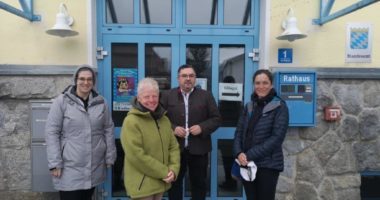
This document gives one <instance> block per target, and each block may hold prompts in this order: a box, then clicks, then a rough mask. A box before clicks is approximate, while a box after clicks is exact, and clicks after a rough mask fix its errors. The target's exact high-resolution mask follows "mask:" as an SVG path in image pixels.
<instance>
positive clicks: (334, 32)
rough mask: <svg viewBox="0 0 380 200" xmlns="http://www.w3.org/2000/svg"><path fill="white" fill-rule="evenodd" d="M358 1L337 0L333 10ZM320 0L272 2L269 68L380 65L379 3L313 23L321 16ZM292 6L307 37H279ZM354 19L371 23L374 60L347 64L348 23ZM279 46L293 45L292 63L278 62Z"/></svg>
mask: <svg viewBox="0 0 380 200" xmlns="http://www.w3.org/2000/svg"><path fill="white" fill-rule="evenodd" d="M355 2H358V1H354V0H349V1H335V4H334V7H333V8H332V13H333V12H335V11H337V10H341V9H343V8H345V7H347V6H349V5H351V4H352V3H355ZM319 7H320V0H281V1H271V11H270V12H271V13H270V16H271V17H270V44H269V52H270V59H269V65H270V67H278V66H286V67H376V68H377V67H380V37H379V33H380V21H379V20H376V19H378V18H379V17H380V14H379V12H378V11H379V10H380V3H374V4H371V5H369V6H367V7H364V8H362V9H360V10H357V11H355V12H352V13H350V14H348V15H346V16H343V17H341V18H338V19H335V20H333V21H331V22H328V23H326V24H324V25H322V26H319V25H313V24H312V20H313V19H316V18H319ZM289 8H293V10H294V14H295V16H296V17H297V20H298V28H299V29H300V30H301V31H302V32H303V33H306V34H307V35H308V36H307V37H306V38H304V39H300V40H295V41H294V42H288V41H283V40H277V39H276V37H277V36H279V35H280V34H281V33H282V32H283V29H282V28H281V23H282V21H283V20H284V19H285V18H286V16H287V12H288V9H289ZM352 22H359V23H372V28H373V42H372V45H373V46H372V62H371V63H349V64H347V63H345V52H346V24H347V23H352ZM278 48H293V63H292V64H279V63H278V62H277V61H278V59H277V56H278Z"/></svg>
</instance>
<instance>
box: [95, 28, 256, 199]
mask: <svg viewBox="0 0 380 200" xmlns="http://www.w3.org/2000/svg"><path fill="white" fill-rule="evenodd" d="M103 48H104V50H105V51H106V52H107V56H105V58H104V60H102V61H100V62H99V65H100V67H99V79H100V82H99V83H100V84H99V90H100V91H101V92H102V93H103V95H104V96H105V97H106V99H107V101H108V103H109V104H110V109H111V111H112V117H113V120H114V122H115V127H116V128H115V137H116V144H117V151H118V157H117V161H116V163H115V165H114V167H113V168H112V170H110V171H109V174H110V176H108V179H107V182H106V184H105V185H104V196H105V198H106V199H128V197H127V196H126V192H125V190H124V187H123V176H124V173H123V159H124V153H123V150H122V148H121V144H120V128H121V126H122V122H123V119H124V118H125V116H126V115H127V113H128V110H129V109H130V107H131V105H130V103H129V100H130V99H131V98H133V97H134V96H135V95H136V92H137V83H138V81H139V80H140V79H142V78H144V77H153V78H155V79H156V80H157V81H158V83H159V87H160V90H167V89H170V88H173V87H177V86H178V82H177V70H178V67H179V66H180V65H182V64H185V63H186V64H191V65H193V66H194V67H195V69H196V73H197V84H196V85H197V87H201V88H203V89H205V90H208V91H210V92H211V93H212V94H213V96H214V97H215V100H216V102H217V104H218V107H219V111H220V113H221V115H222V125H221V127H220V128H218V129H217V131H216V132H215V133H213V135H212V145H213V150H212V152H211V153H210V156H209V157H210V164H209V169H208V177H207V178H208V193H207V196H208V199H243V198H244V193H243V190H242V185H241V183H239V182H236V181H234V180H233V179H231V177H230V168H231V165H232V162H233V155H232V142H233V135H234V131H235V127H236V123H237V120H238V117H239V113H240V110H241V107H242V106H243V105H244V103H245V102H248V101H249V99H250V95H251V93H252V74H253V72H254V71H255V70H256V69H257V63H256V62H254V61H253V60H252V58H251V57H250V56H249V55H251V52H252V51H253V48H254V38H253V36H238V37H237V36H212V37H208V36H176V35H116V34H109V35H107V34H106V35H104V36H103ZM125 83H127V84H125ZM199 112H202V111H199ZM183 184H184V190H185V191H184V199H190V186H189V182H188V178H185V181H184V183H183ZM165 198H166V197H165Z"/></svg>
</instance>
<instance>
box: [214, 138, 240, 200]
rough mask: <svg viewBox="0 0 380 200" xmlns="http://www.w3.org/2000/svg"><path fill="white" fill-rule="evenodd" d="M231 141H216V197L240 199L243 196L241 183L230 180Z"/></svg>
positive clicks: (232, 159)
mask: <svg viewBox="0 0 380 200" xmlns="http://www.w3.org/2000/svg"><path fill="white" fill-rule="evenodd" d="M232 148H233V140H232V139H220V140H218V168H217V169H218V176H217V178H218V180H217V182H218V197H241V196H242V195H243V193H242V191H243V189H242V184H241V181H239V180H236V179H234V178H232V176H231V167H232V164H233V162H234V156H233V155H232V152H233V151H232Z"/></svg>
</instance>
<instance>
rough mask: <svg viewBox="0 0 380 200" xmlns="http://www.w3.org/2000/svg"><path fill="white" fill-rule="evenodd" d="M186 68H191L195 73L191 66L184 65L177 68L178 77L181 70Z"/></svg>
mask: <svg viewBox="0 0 380 200" xmlns="http://www.w3.org/2000/svg"><path fill="white" fill-rule="evenodd" d="M186 68H191V69H193V71H194V72H195V69H194V67H193V66H192V65H189V64H184V65H181V66H179V68H178V71H177V74H178V76H179V73H180V72H181V71H182V70H183V69H186Z"/></svg>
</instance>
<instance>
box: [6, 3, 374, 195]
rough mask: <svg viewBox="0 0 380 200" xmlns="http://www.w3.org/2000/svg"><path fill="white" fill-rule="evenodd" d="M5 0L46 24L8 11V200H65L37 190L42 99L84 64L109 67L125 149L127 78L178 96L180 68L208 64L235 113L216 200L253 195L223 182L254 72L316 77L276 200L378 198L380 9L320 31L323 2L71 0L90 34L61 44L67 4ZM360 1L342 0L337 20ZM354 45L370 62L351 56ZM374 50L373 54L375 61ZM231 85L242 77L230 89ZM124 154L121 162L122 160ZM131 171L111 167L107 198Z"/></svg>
mask: <svg viewBox="0 0 380 200" xmlns="http://www.w3.org/2000/svg"><path fill="white" fill-rule="evenodd" d="M2 2H4V3H5V4H7V5H9V6H12V7H14V8H19V9H22V6H21V5H22V3H21V2H27V3H29V2H30V3H32V5H33V13H34V14H35V15H39V16H40V18H41V19H40V21H29V20H27V19H24V18H21V17H19V16H17V15H15V14H12V13H10V12H9V11H6V9H3V10H0V21H1V22H2V24H3V26H2V27H1V28H0V38H1V39H0V40H1V42H2V44H3V45H2V46H1V47H0V48H1V52H2V53H0V108H1V109H0V169H1V170H0V196H1V198H4V199H57V198H58V196H57V193H56V192H36V191H33V181H32V180H33V179H34V177H35V175H36V174H33V172H32V164H33V162H32V158H31V154H33V150H32V149H33V148H32V144H31V141H32V137H33V136H32V135H33V133H32V129H31V124H32V123H33V119H32V114H31V110H32V109H31V101H36V100H37V101H45V100H49V99H51V98H54V97H55V96H57V95H58V94H59V93H61V92H62V91H63V89H64V88H65V87H66V86H67V85H68V84H70V83H72V73H73V72H74V70H75V68H76V66H78V65H80V64H84V63H85V64H89V65H92V66H94V67H96V68H97V75H98V80H99V81H98V83H97V88H98V90H99V92H100V93H101V94H102V95H104V96H105V97H106V99H107V101H108V103H109V106H110V108H111V110H112V112H113V119H114V121H115V125H116V128H115V137H116V139H117V142H116V143H117V144H119V143H118V138H119V137H120V126H121V122H122V119H123V118H124V116H125V114H126V112H127V110H128V106H129V105H128V104H127V103H125V102H127V101H128V100H129V98H131V96H133V95H134V93H131V94H129V96H128V95H127V96H123V95H120V93H118V92H117V81H118V80H120V79H123V78H124V79H127V80H129V81H132V83H133V84H132V86H131V87H132V89H133V85H134V84H135V83H137V81H138V80H139V79H141V78H143V77H146V76H151V77H154V78H155V79H156V80H157V81H158V82H159V83H160V89H168V88H171V87H175V86H177V83H176V75H177V74H176V70H177V68H178V66H179V65H180V64H184V63H190V64H193V65H194V66H196V69H197V74H198V77H199V80H198V84H199V86H200V87H203V88H204V89H207V90H209V91H211V92H212V93H213V95H214V97H215V99H216V100H217V103H218V106H219V109H220V111H221V113H222V115H224V116H225V118H224V120H223V125H222V127H221V128H219V129H218V130H217V131H216V132H215V133H214V134H213V151H212V152H211V154H210V169H209V180H210V181H209V192H208V196H209V198H210V199H244V192H243V191H242V187H241V185H240V184H237V186H236V187H234V188H227V189H226V188H223V187H220V185H222V184H223V182H224V181H226V180H227V176H228V175H226V173H225V171H226V169H225V168H224V167H225V166H224V165H226V163H225V162H224V160H225V159H227V160H228V159H230V160H231V159H232V156H231V155H230V154H229V153H230V151H229V149H231V143H232V138H233V134H234V126H235V124H236V119H237V118H236V117H235V116H234V117H230V116H232V115H233V114H234V112H230V111H231V109H232V110H234V108H231V107H232V106H237V107H239V106H241V105H242V104H243V103H245V102H247V101H249V99H250V95H251V93H252V80H251V79H252V74H253V73H254V71H256V70H257V69H259V68H268V69H270V70H272V71H274V72H277V71H309V70H312V71H315V72H316V74H317V77H318V79H317V82H316V86H317V87H316V88H317V91H315V93H316V107H315V116H316V118H315V121H316V122H315V126H305V127H299V126H294V127H291V128H290V129H289V131H288V133H287V136H286V139H285V143H284V145H283V148H284V152H285V163H286V164H285V170H284V172H282V173H281V176H280V180H279V184H278V186H277V193H276V199H281V200H291V199H298V200H299V199H316V200H317V199H318V200H319V199H332V200H333V199H352V200H356V199H365V198H366V197H368V198H369V197H371V195H376V191H375V189H373V188H374V184H376V183H378V180H379V178H378V177H379V174H380V154H379V152H380V137H379V132H380V123H379V118H380V100H379V99H380V98H379V97H380V95H379V94H380V82H379V78H380V73H379V72H380V69H379V66H380V55H379V54H380V41H379V40H380V39H379V38H378V37H376V34H377V33H378V32H379V31H380V27H379V25H380V23H379V22H377V21H376V20H375V19H377V18H378V17H379V14H378V12H377V10H378V9H379V8H380V4H378V3H373V4H369V3H368V2H367V3H368V5H367V6H364V7H363V8H361V9H357V10H353V12H352V13H349V14H347V15H344V16H342V17H339V18H336V19H333V20H332V21H329V22H327V23H325V24H322V25H318V24H316V23H313V19H318V18H320V16H319V12H320V3H321V2H322V1H308V0H299V1H291V0H283V1H259V0H251V1H250V0H239V1H228V0H215V1H213V0H210V1H204V0H202V1H201V0H199V1H198V0H197V1H195V0H194V1H186V0H178V1H176V0H162V1H143V0H141V1H140V0H130V1H115V0H113V1H112V0H97V1H91V0H87V1H63V3H64V4H65V5H66V8H67V12H68V14H69V15H70V16H72V17H73V18H74V24H73V26H71V28H72V29H73V30H75V31H77V32H78V33H79V35H77V36H74V37H64V38H60V37H57V36H51V35H48V34H46V30H48V29H50V28H51V27H52V26H53V25H54V23H55V15H56V13H57V12H58V10H59V9H58V7H59V5H60V3H61V1H56V0H52V1H49V2H45V1H38V0H34V1H31V0H30V1H28V0H25V1H18V2H17V1H11V0H5V1H2ZM356 2H357V1H345V2H336V3H334V4H333V5H332V8H331V13H334V12H340V11H341V10H342V9H344V8H347V7H349V6H350V5H351V4H354V3H356ZM361 2H366V1H361ZM0 5H2V4H0ZM2 8H5V6H2ZM289 8H291V10H292V11H293V12H294V16H295V17H296V18H297V26H298V28H299V29H300V30H301V31H302V32H303V33H304V34H307V37H306V38H304V39H299V40H295V41H293V42H289V41H287V40H285V41H284V40H277V39H276V37H277V36H279V35H280V34H281V33H282V32H283V31H284V30H283V29H282V28H281V25H282V23H283V20H284V19H286V17H287V13H288V11H289ZM8 10H9V9H8ZM359 25H360V26H362V27H364V28H361V27H359V28H357V26H359ZM363 32H364V33H363ZM356 33H359V34H364V35H365V33H367V35H366V36H367V40H366V41H367V43H365V44H367V46H365V44H364V47H363V46H362V47H353V45H352V44H353V42H352V39H351V38H352V37H351V35H352V34H356ZM377 35H378V34H377ZM348 44H349V45H348ZM352 49H354V50H353V52H356V53H358V54H360V53H362V54H364V53H367V54H368V55H370V56H369V57H368V56H366V57H365V56H364V57H355V58H352V57H351V58H350V57H349V56H348V54H349V53H350V50H352ZM363 49H367V50H368V51H367V52H364V53H363V51H361V50H363ZM284 52H286V55H285V54H283V53H284ZM289 52H290V54H289ZM289 57H290V58H291V61H290V60H289ZM226 77H233V80H234V81H233V82H227V81H226V80H227V79H226ZM226 83H228V84H230V86H236V88H237V90H238V91H239V92H240V95H238V96H237V97H236V98H233V99H229V98H226V97H224V96H223V95H221V94H219V92H220V90H222V89H221V87H220V86H221V85H223V84H226ZM225 105H228V107H229V109H228V108H227V109H226V108H225ZM329 106H336V107H338V108H339V110H340V112H341V116H340V119H339V120H335V121H326V120H325V112H324V110H325V108H326V107H329ZM235 110H236V109H235ZM235 113H236V112H235ZM118 148H119V151H118V159H122V156H123V153H122V151H121V148H120V146H118ZM35 156H36V155H35ZM37 156H38V155H37ZM118 161H120V160H118ZM121 167H122V166H121V165H119V164H118V163H117V164H116V165H115V166H114V168H113V169H112V170H110V171H109V178H108V180H107V182H106V183H105V184H104V185H103V186H101V187H99V188H98V190H97V195H96V196H97V198H99V199H126V198H127V197H126V196H125V192H124V191H123V188H122V186H121V183H120V181H121V179H120V177H121V173H122V172H121V171H120V169H121ZM227 168H228V167H227ZM376 181H377V182H376ZM184 184H185V186H186V187H185V190H186V192H185V197H186V198H188V196H189V194H188V187H187V182H185V183H184ZM373 192H375V194H372V193H373ZM377 195H378V194H377ZM372 197H376V196H372ZM377 197H379V196H377Z"/></svg>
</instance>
